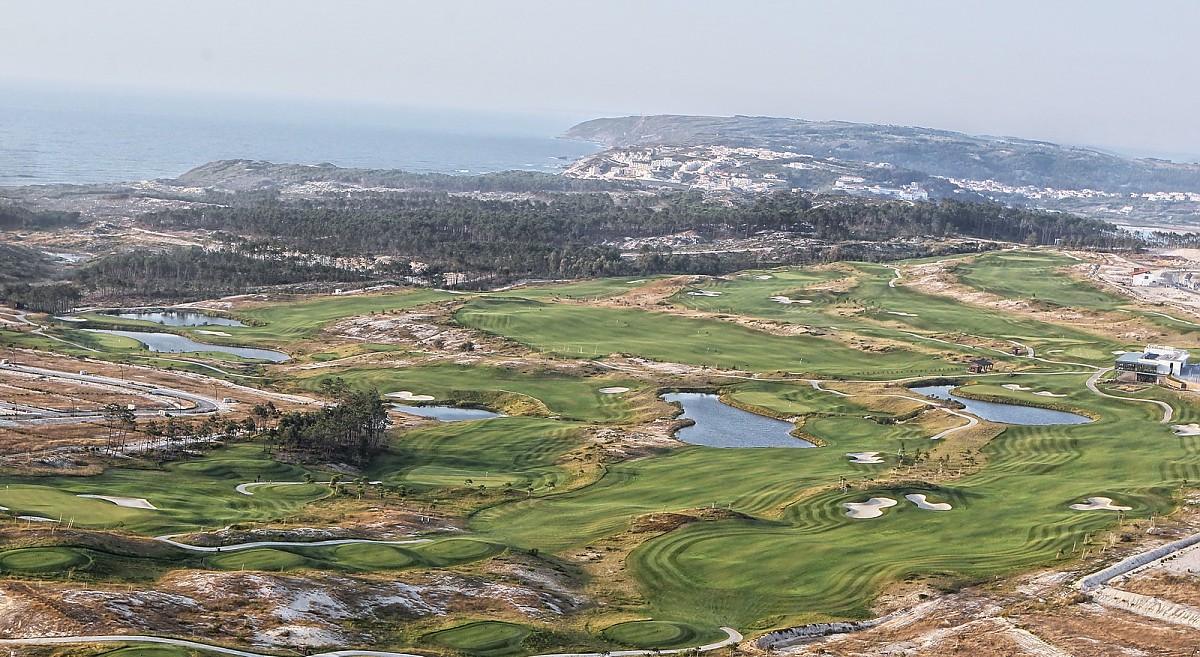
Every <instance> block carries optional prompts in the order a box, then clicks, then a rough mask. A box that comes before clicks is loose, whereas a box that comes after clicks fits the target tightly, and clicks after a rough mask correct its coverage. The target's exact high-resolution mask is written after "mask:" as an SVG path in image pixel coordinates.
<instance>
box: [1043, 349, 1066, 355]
mask: <svg viewBox="0 0 1200 657" xmlns="http://www.w3.org/2000/svg"><path fill="white" fill-rule="evenodd" d="M1062 352H1063V350H1062V349H1051V350H1050V351H1047V352H1046V353H1048V354H1061V353H1062Z"/></svg>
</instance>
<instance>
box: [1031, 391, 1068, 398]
mask: <svg viewBox="0 0 1200 657" xmlns="http://www.w3.org/2000/svg"><path fill="white" fill-rule="evenodd" d="M1033 394H1035V395H1041V396H1043V397H1066V395H1060V394H1058V393H1056V392H1050V391H1049V390H1038V391H1037V392H1035V393H1033Z"/></svg>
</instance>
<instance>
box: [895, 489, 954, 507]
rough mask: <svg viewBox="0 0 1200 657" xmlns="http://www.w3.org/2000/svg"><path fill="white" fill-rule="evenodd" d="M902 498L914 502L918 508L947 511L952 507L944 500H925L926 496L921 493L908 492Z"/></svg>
mask: <svg viewBox="0 0 1200 657" xmlns="http://www.w3.org/2000/svg"><path fill="white" fill-rule="evenodd" d="M904 499H906V500H908V501H909V502H912V503H913V504H916V505H917V508H918V509H923V510H925V511H949V510H950V509H953V508H954V507H952V506H950V505H949V504H947V503H945V502H927V501H926V499H927V498H926V497H925V496H924V495H922V494H921V493H909V494H908V495H905V496H904Z"/></svg>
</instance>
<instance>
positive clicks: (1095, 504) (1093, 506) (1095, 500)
mask: <svg viewBox="0 0 1200 657" xmlns="http://www.w3.org/2000/svg"><path fill="white" fill-rule="evenodd" d="M1071 508H1072V509H1075V510H1076V511H1129V510H1130V509H1132V508H1133V507H1131V506H1117V505H1115V504H1113V503H1112V498H1111V497H1089V498H1087V501H1086V502H1084V503H1080V504H1072V505H1071Z"/></svg>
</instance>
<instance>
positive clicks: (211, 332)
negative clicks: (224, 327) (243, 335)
mask: <svg viewBox="0 0 1200 657" xmlns="http://www.w3.org/2000/svg"><path fill="white" fill-rule="evenodd" d="M196 332H197V333H203V334H204V335H216V336H219V337H222V338H231V337H233V336H232V335H230V334H228V333H226V332H225V331H209V330H208V329H196Z"/></svg>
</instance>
